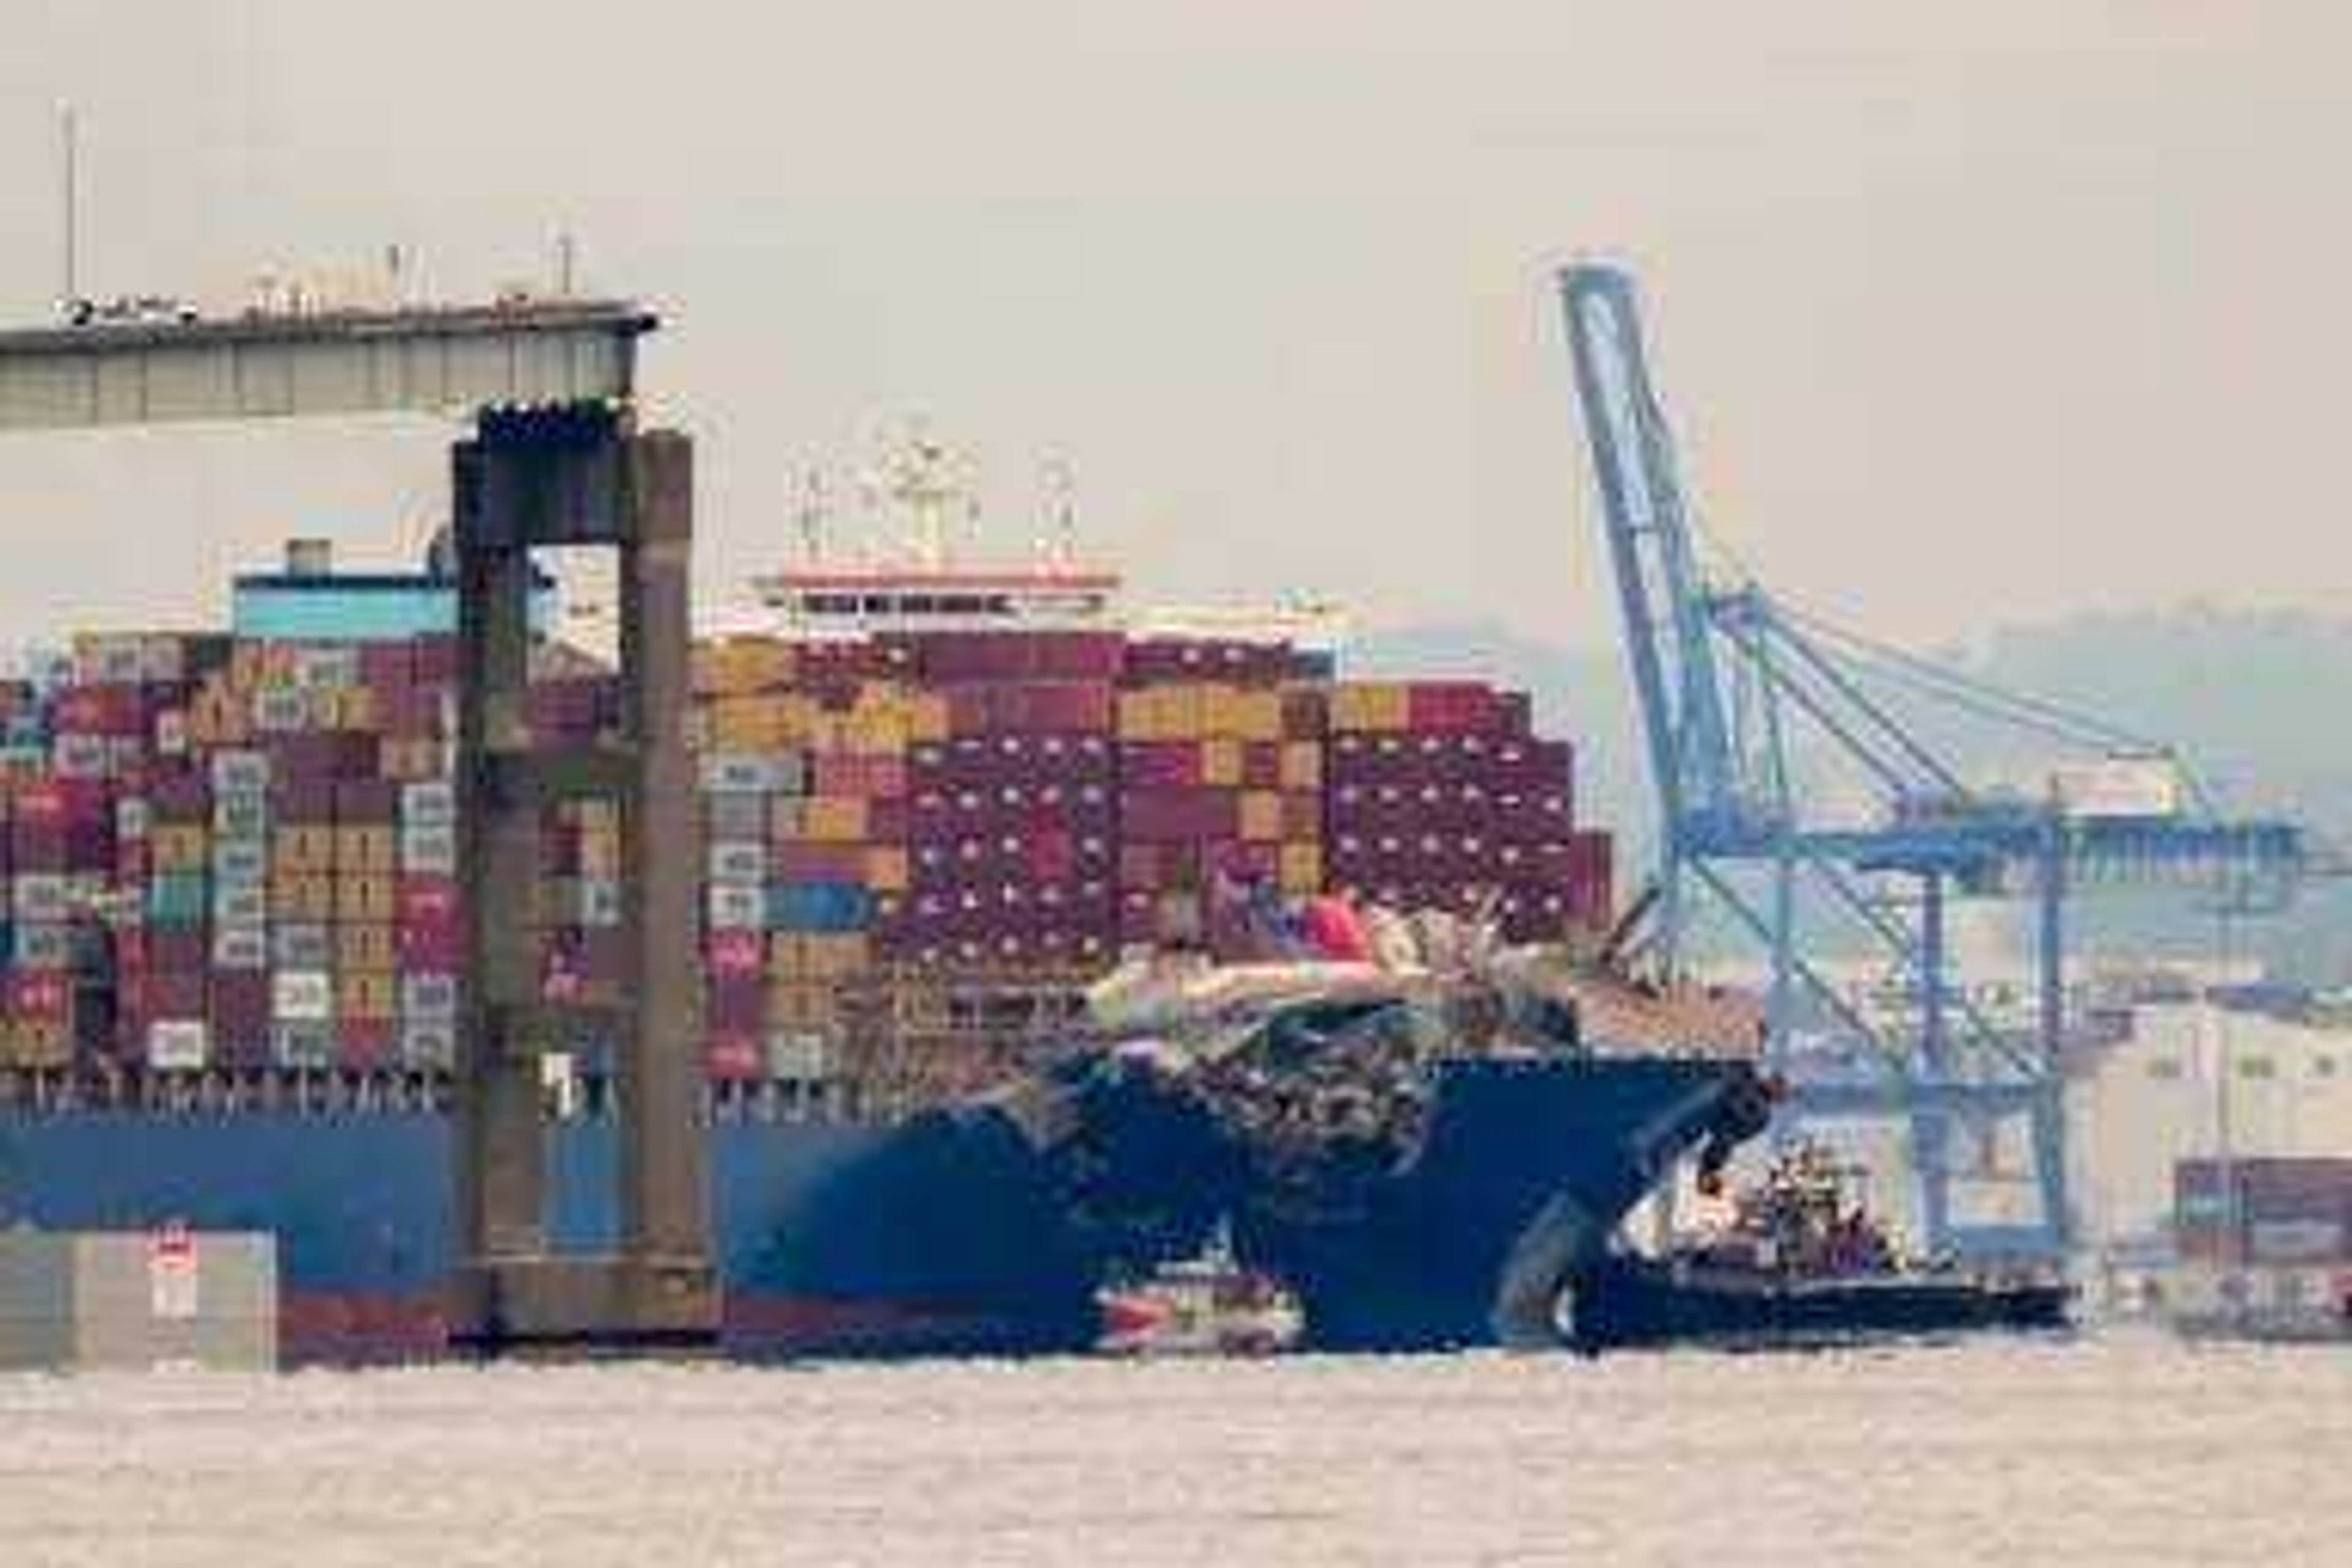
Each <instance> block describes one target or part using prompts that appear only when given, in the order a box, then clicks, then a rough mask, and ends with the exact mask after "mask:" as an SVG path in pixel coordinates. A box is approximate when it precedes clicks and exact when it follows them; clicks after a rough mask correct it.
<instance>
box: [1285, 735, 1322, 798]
mask: <svg viewBox="0 0 2352 1568" xmlns="http://www.w3.org/2000/svg"><path fill="white" fill-rule="evenodd" d="M1282 787H1283V788H1285V789H1289V790H1319V789H1321V788H1322V787H1323V745H1322V742H1319V741H1292V742H1288V743H1287V744H1286V745H1285V746H1284V747H1283V748H1282Z"/></svg>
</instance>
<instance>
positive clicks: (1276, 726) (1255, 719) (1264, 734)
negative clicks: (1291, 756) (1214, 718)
mask: <svg viewBox="0 0 2352 1568" xmlns="http://www.w3.org/2000/svg"><path fill="white" fill-rule="evenodd" d="M1234 734H1236V735H1239V736H1240V737H1241V738H1242V739H1243V740H1244V741H1260V742H1264V741H1279V740H1281V739H1282V693H1281V692H1279V691H1258V690H1245V691H1244V692H1242V693H1241V695H1240V698H1239V700H1237V701H1236V702H1235V703H1234Z"/></svg>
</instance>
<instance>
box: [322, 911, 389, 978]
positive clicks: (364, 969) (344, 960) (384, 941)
mask: <svg viewBox="0 0 2352 1568" xmlns="http://www.w3.org/2000/svg"><path fill="white" fill-rule="evenodd" d="M399 963H400V946H399V942H398V941H397V940H396V939H395V937H394V927H393V926H392V925H391V924H390V923H389V922H385V921H366V922H352V923H347V924H344V925H339V926H337V927H336V928H335V967H336V968H337V969H339V970H341V971H343V972H344V973H380V972H389V971H391V970H393V969H395V968H397V967H398V966H399Z"/></svg>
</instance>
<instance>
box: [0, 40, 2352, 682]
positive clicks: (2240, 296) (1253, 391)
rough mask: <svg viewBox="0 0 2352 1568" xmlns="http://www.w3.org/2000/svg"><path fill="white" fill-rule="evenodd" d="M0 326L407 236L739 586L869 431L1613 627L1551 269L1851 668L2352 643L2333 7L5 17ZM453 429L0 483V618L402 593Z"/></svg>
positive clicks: (88, 453)
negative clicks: (2214, 602) (648, 427)
mask: <svg viewBox="0 0 2352 1568" xmlns="http://www.w3.org/2000/svg"><path fill="white" fill-rule="evenodd" d="M0 18H5V19H4V20H0V315H5V316H8V317H17V316H24V317H32V316H37V314H38V313H39V312H41V311H42V310H45V309H46V306H47V300H49V298H50V297H51V295H52V294H53V293H54V291H55V289H56V286H57V276H58V262H57V256H58V215H57V202H56V197H55V194H54V193H55V189H56V184H57V182H56V176H55V143H56V133H55V127H54V123H53V118H52V117H53V115H54V111H55V105H56V104H57V103H58V100H63V99H71V100H74V101H76V102H77V103H78V104H79V106H80V109H81V113H82V116H83V121H84V125H85V136H84V145H85V159H86V167H87V169H88V173H89V190H88V195H87V201H86V210H87V215H88V222H87V226H86V230H85V244H86V249H87V253H88V255H89V265H88V268H87V279H88V281H89V283H90V285H91V286H92V288H93V289H95V290H98V291H111V290H134V289H135V290H169V291H178V292H185V293H190V294H195V295H199V296H205V297H209V298H214V299H217V300H228V299H231V298H234V297H235V296H236V294H237V293H238V292H239V291H240V289H242V287H243V284H244V280H245V279H247V278H248V277H250V276H251V275H252V274H254V273H256V272H257V271H260V270H264V269H267V268H280V269H284V268H318V269H322V270H323V269H332V268H358V267H362V266H364V265H366V264H367V263H368V262H369V261H370V259H371V258H373V257H375V256H377V255H379V254H380V253H381V251H382V248H383V245H384V244H385V243H386V242H387V241H390V240H398V241H400V242H402V243H403V244H404V246H405V247H408V249H409V251H410V252H411V253H412V254H414V255H415V256H417V257H419V258H422V265H423V267H424V268H425V271H426V272H427V273H428V274H429V275H430V276H431V277H433V278H434V279H436V280H437V281H438V283H439V284H440V285H441V287H442V289H444V290H445V291H446V292H448V293H452V294H456V293H466V292H476V291H479V290H481V289H485V288H487V287H488V286H489V285H490V284H492V283H493V282H495V281H497V280H499V279H506V278H512V277H519V276H529V275H532V274H541V275H543V274H544V273H545V272H546V270H547V268H548V266H549V263H548V259H547V258H548V257H549V255H550V253H551V247H552V237H553V236H554V235H555V234H557V233H558V232H559V231H562V230H566V229H568V230H571V231H572V232H573V233H575V234H577V235H578V237H579V240H580V245H581V247H582V265H583V273H584V276H585V278H586V279H587V281H588V282H590V283H591V284H593V285H596V286H600V287H602V288H604V289H611V290H614V291H622V292H632V293H639V294H643V295H645V296H646V297H648V298H650V299H652V300H655V301H656V302H657V303H659V304H660V305H661V306H662V308H663V309H664V310H665V312H666V315H667V319H668V321H669V322H670V325H669V327H668V328H667V330H666V331H664V332H663V334H662V335H661V336H660V337H659V338H658V339H656V341H655V342H654V344H653V346H652V348H651V350H650V358H649V378H650V384H651V386H652V388H653V391H654V394H655V401H656V404H657V405H658V408H659V410H660V411H661V413H662V414H663V415H664V416H666V417H668V418H671V419H674V420H676V421H679V422H682V423H683V424H685V425H686V426H688V427H689V428H690V429H691V430H692V431H693V433H694V434H695V435H696V436H697V437H698V440H699V443H700V454H701V462H702V474H703V490H702V506H701V512H700V523H701V528H702V539H703V551H702V559H703V572H704V581H705V584H706V585H707V587H708V588H709V589H710V590H712V591H714V592H715V591H717V590H719V589H721V588H723V587H725V586H726V585H728V584H731V583H733V582H734V581H736V580H737V579H739V578H740V576H741V575H742V574H745V573H747V572H750V571H751V570H754V569H756V568H759V567H761V566H763V565H766V564H770V563H772V562H773V561H774V560H776V559H777V558H778V557H780V556H781V555H782V553H783V552H784V551H785V550H786V548H787V542H788V538H789V533H790V529H789V523H788V513H789V507H788V500H787V498H788V496H789V493H790V490H791V487H792V476H793V472H794V470H795V469H796V468H799V467H801V466H802V465H804V464H807V463H810V462H824V463H828V464H832V465H835V466H837V467H842V468H848V467H854V466H855V465H856V463H857V462H859V461H860V460H861V459H863V458H866V456H867V455H868V453H869V452H870V450H871V447H872V437H871V432H873V431H874V430H875V429H876V428H877V426H882V425H884V424H886V423H887V422H888V421H889V420H891V419H892V418H894V417H897V416H904V415H906V414H908V413H910V412H920V413H922V414H925V415H927V416H929V419H930V421H931V423H932V425H933V426H934V427H935V428H936V429H937V430H939V431H940V433H941V434H943V435H945V436H946V437H949V438H950V439H951V440H954V441H958V442H960V443H961V444H963V445H964V446H966V447H968V448H969V449H970V450H971V452H972V453H973V455H974V456H975V457H976V458H977V459H978V461H979V463H980V466H981V469H982V480H983V487H984V491H985V496H986V499H987V500H988V501H989V502H990V503H991V505H992V516H993V519H994V531H993V534H992V537H994V538H995V539H997V540H999V541H1001V542H1003V544H1005V545H1006V546H1007V547H1009V548H1013V547H1019V546H1021V545H1023V544H1024V542H1025V541H1026V539H1027V538H1028V537H1029V535H1030V533H1031V532H1032V531H1033V530H1032V524H1031V522H1030V519H1031V517H1032V516H1033V514H1034V511H1035V510H1036V500H1035V498H1036V495H1037V491H1038V482H1037V474H1038V471H1039V469H1040V467H1041V466H1042V465H1043V464H1044V463H1045V461H1046V460H1048V459H1050V458H1066V460H1067V461H1068V462H1069V463H1070V464H1071V465H1072V466H1073V467H1074V468H1075V469H1076V474H1077V476H1078V489H1079V494H1080V498H1081V502H1082V510H1083V526H1084V529H1085V531H1086V534H1087V538H1088V539H1089V540H1090V541H1091V542H1093V544H1094V545H1095V546H1096V547H1097V549H1098V550H1099V551H1100V552H1102V553H1105V554H1108V555H1110V556H1113V557H1116V558H1117V559H1118V560H1119V561H1121V562H1122V563H1125V564H1126V565H1127V566H1128V568H1129V572H1130V574H1131V575H1132V576H1133V577H1134V578H1135V579H1137V580H1138V582H1139V584H1140V585H1141V586H1142V587H1143V588H1144V589H1145V590H1146V593H1147V596H1150V597H1154V598H1162V599H1175V600H1190V599H1230V598H1246V597H1249V596H1251V595H1253V594H1263V593H1264V592H1265V591H1266V590H1268V589H1271V588H1279V587H1293V586H1296V587H1313V588H1318V589H1322V590H1326V591H1328V592H1329V593H1331V594H1334V595H1338V596H1339V597H1341V598H1343V599H1344V600H1346V601H1348V602H1349V603H1351V604H1352V605H1355V606H1356V607H1357V608H1358V609H1359V611H1360V613H1361V615H1362V616H1363V618H1364V619H1366V620H1367V621H1370V622H1371V623H1373V624H1376V625H1377V624H1381V623H1395V622H1404V621H1429V620H1435V619H1454V618H1460V617H1466V616H1495V617H1497V618H1499V619H1501V620H1504V621H1506V622H1507V623H1508V624H1509V625H1510V626H1513V627H1514V628H1516V629H1517V630H1519V631H1522V632H1528V633H1533V634H1537V635H1540V636H1545V637H1555V638H1563V639H1566V640H1570V641H1575V642H1579V643H1598V642H1601V641H1605V640H1607V639H1609V638H1610V637H1613V633H1614V626H1613V612H1612V609H1611V607H1610V605H1611V601H1610V600H1609V599H1608V598H1607V597H1606V595H1605V589H1604V584H1603V581H1602V579H1601V574H1600V568H1599V553H1600V549H1599V539H1598V531H1597V525H1596V523H1595V521H1594V520H1593V516H1592V509H1591V502H1590V500H1589V499H1588V497H1589V488H1588V481H1587V477H1586V468H1585V464H1584V458H1583V454H1582V449H1581V446H1580V439H1579V437H1577V434H1576V428H1575V426H1574V424H1573V423H1572V420H1571V417H1570V411H1569V401H1568V395H1567V376H1566V373H1565V365H1564V360H1563V353H1562V350H1561V348H1560V345H1559V325H1558V322H1557V321H1556V319H1555V311H1554V307H1553V303H1552V300H1551V296H1550V292H1549V281H1548V273H1549V267H1550V266H1551V265H1552V264H1553V263H1554V262H1555V261H1557V260H1559V259H1560V258H1564V257H1567V256H1569V255H1571V254H1574V253H1577V252H1580V251H1603V252H1611V253H1615V254H1619V255H1622V256H1624V257H1626V258H1630V259H1631V260H1632V261H1633V262H1634V263H1635V264H1636V265H1637V266H1638V268H1640V270H1641V272H1642V275H1643V279H1644V282H1645V284H1646V286H1647V290H1648V297H1649V303H1650V306H1651V314H1652V317H1653V322H1654V328H1655V330H1656V336H1657V338H1658V340H1659V358H1660V362H1661V363H1660V371H1661V374H1662V376H1663V379H1664V385H1665V390H1666V393H1667V395H1668V398H1669V400H1670V401H1671V403H1672V404H1673V405H1674V408H1675V413H1676V415H1677V416H1678V419H1679V422H1680V425H1681V426H1682V429H1683V433H1684V439H1685V454H1686V457H1687V458H1689V459H1690V461H1691V464H1692V467H1693V468H1694V469H1695V473H1694V476H1693V484H1694V488H1695V489H1696V492H1697V494H1698V495H1699V497H1700V498H1701V500H1702V502H1703V504H1704V506H1705V508H1706V511H1707V513H1708V515H1709V517H1710V519H1711V521H1712V523H1713V526H1714V527H1715V529H1716V530H1717V531H1718V532H1720V533H1722V534H1723V535H1724V536H1725V537H1726V538H1727V539H1728V540H1729V541H1731V542H1733V543H1734V544H1735V545H1736V546H1737V547H1738V550H1739V551H1740V552H1741V553H1742V554H1743V555H1744V556H1745V557H1746V558H1747V559H1748V561H1749V562H1750V563H1753V564H1755V565H1756V566H1758V567H1759V569H1761V570H1762V571H1764V572H1765V573H1766V574H1768V575H1769V577H1770V578H1771V579H1772V580H1773V581H1774V582H1775V583H1776V584H1778V585H1779V586H1780V587H1781V588H1783V589H1784V590H1785V591H1787V592H1789V593H1790V594H1791V595H1793V596H1797V597H1800V598H1802V599H1805V600H1807V601H1809V602H1811V603H1813V604H1815V605H1820V606H1822V607H1824V608H1827V609H1829V610H1831V611H1832V612H1834V613H1836V614H1838V615H1839V616H1842V617H1843V618H1844V619H1846V620H1848V621H1851V622H1854V623H1857V624H1859V625H1861V626H1864V627H1867V628H1868V629H1871V630H1874V631H1876V632H1879V633H1881V634H1884V635H1889V636H1895V637H1906V638H1916V639H1920V640H1928V639H1943V638H1948V637H1958V636H1964V635H1966V634H1967V633H1969V631H1970V630H1972V629H1975V628H1977V627H1979V626H1983V625H1985V624H1987V623H1990V622H1992V621H1995V620H2009V619H2016V618H2021V617H2039V616H2049V615H2053V614H2058V613H2063V612H2064V611H2067V610H2070V609H2074V608H2077V607H2088V606H2095V605H2128V604H2138V603H2147V602H2163V601H2170V600H2175V599H2179V598H2183V597H2187V596H2190V595H2210V596H2214V597H2219V598H2223V599H2228V600H2231V601H2241V602H2251V603H2264V604H2273V603H2274V604H2295V605H2308V606H2314V607H2320V608H2334V609H2352V543H2347V542H2346V540H2345V539H2344V537H2343V534H2342V531H2341V523H2340V521H2339V518H2340V513H2341V507H2340V503H2339V496H2340V494H2341V490H2342V487H2343V478H2342V463H2341V457H2342V453H2343V450H2344V447H2345V445H2346V443H2345V440H2344V437H2342V435H2341V434H2340V430H2341V426H2343V423H2344V420H2345V411H2346V407H2347V401H2352V400H2348V399H2347V394H2346V376H2347V370H2352V294H2347V289H2346V287H2345V279H2347V277H2352V203H2347V197H2346V192H2345V176H2344V159H2345V157H2346V152H2347V146H2352V92H2347V90H2346V86H2345V83H2346V71H2347V58H2352V11H2347V8H2346V7H2344V6H2343V5H2340V4H2312V5H2297V4H2288V3H2284V0H2137V3H2134V0H2102V3H2096V4H2093V3H2088V0H1978V3H1976V4H1972V5H1927V4H1904V3H1898V0H1844V3H1836V4H1831V3H1814V4H1795V3H1782V4H1774V5H1755V4H1747V3H1738V0H1726V3H1724V4H1718V5H1672V4H1651V5H1633V4H1627V3H1625V0H1612V3H1610V4H1588V3H1586V0H1545V3H1539V4H1537V3H1531V4H1517V3H1508V4H1507V3H1488V4H1481V3H1475V0H1456V3H1455V4H1452V5H1387V4H1377V3H1374V0H1353V3H1341V0H1287V3H1286V0H1248V3H1244V0H1164V3H1161V4H1157V5H1140V4H1116V3H1112V0H1094V3H1092V4H1078V3H1075V0H1073V3H1067V4H1059V5H1055V4H1044V3H1037V0H988V3H985V4H972V3H950V0H933V3H931V4H926V5H913V4H905V3H894V0H859V3H856V4H835V5H806V4H783V3H776V0H770V3H765V4H752V3H749V0H745V3H742V4H716V3H710V0H669V3H668V4H666V5H656V6H628V7H624V6H620V5H581V4H577V3H574V4H571V5H539V4H525V3H520V0H494V3H485V0H472V3H470V4H467V5H456V4H449V3H447V0H401V3H399V4H396V5H365V6H362V5H344V4H334V3H321V0H302V3H299V4H297V3H294V0H241V3H240V0H175V3H173V4H170V5H164V4H157V3H138V4H132V3H129V0H7V4H6V5H5V9H0ZM446 434H447V433H446V431H440V430H432V429H424V428H419V427H417V426H389V427H385V428H380V429H350V428H340V429H319V428H311V427H305V428H301V429H295V428H291V427H279V428H270V429H264V430H248V431H206V432H197V433H189V432H173V433H168V434H160V435H158V434H133V435H123V436H110V437H73V438H40V439H16V440H11V441H9V442H7V443H5V445H0V516H5V526H6V528H7V530H8V532H9V543H10V551H9V556H8V560H9V569H8V570H7V571H6V572H5V574H0V626H6V627H8V628H9V629H10V630H11V632H12V633H23V632H27V631H34V630H48V629H53V628H58V627H63V626H73V625H80V624H87V623H89V622H91V621H101V622H105V623H109V624H126V623H128V624H135V623H139V622H142V621H155V620H181V621H184V620H189V619H194V618H201V617H205V616H215V615H217V614H218V613H219V606H220V605H221V604H222V602H223V596H224V591H223V579H224V578H225V576H226V572H227V571H228V570H229V568H230V567H231V566H232V565H233V564H236V563H243V562H248V561H252V560H256V559H257V558H260V557H263V556H265V555H267V554H268V553H269V552H270V551H271V550H272V549H273V547H274V542H275V541H276V540H277V539H278V537H279V536H281V535H282V534H284V533H286V532H288V531H297V530H299V531H324V532H330V533H332V534H334V535H335V536H336V537H338V538H339V539H341V540H342V541H344V542H346V544H347V547H348V548H349V549H351V550H352V551H356V552H375V553H379V554H381V553H383V552H388V551H390V550H392V549H394V547H395V546H396V545H399V544H401V543H402V542H404V541H407V540H409V539H413V538H414V537H415V535H416V534H417V532H418V520H420V519H424V518H425V517H428V516H431V515H436V514H437V512H438V510H439V509H440V507H441V504H442V503H441V500H440V496H441V489H442V483H443V467H444V460H443V458H442V456H441V452H440V447H441V445H442V444H443V442H444V441H445V440H446Z"/></svg>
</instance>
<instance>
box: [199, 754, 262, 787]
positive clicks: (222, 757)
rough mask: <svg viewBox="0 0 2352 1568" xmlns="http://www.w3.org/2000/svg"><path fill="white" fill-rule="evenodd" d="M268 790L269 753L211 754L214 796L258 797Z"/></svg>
mask: <svg viewBox="0 0 2352 1568" xmlns="http://www.w3.org/2000/svg"><path fill="white" fill-rule="evenodd" d="M268 788H269V753H268V752H228V751H223V752H214V753H213V792H214V793H215V795H219V794H223V793H229V794H247V795H259V794H262V793H263V792H265V791H267V790H268Z"/></svg>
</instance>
